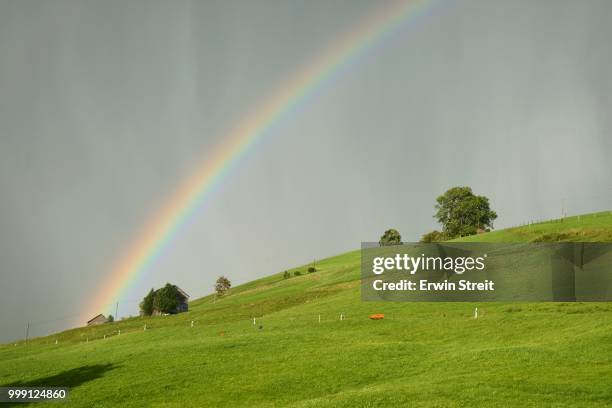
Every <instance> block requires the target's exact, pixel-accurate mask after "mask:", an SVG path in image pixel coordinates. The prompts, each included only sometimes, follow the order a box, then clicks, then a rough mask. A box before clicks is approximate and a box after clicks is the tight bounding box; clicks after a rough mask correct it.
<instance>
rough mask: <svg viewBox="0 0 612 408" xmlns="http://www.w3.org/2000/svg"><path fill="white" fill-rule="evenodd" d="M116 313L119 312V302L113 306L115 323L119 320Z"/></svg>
mask: <svg viewBox="0 0 612 408" xmlns="http://www.w3.org/2000/svg"><path fill="white" fill-rule="evenodd" d="M118 312H119V302H117V305H116V306H115V321H117V320H119V316H117V313H118Z"/></svg>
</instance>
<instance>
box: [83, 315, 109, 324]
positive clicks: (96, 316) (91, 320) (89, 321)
mask: <svg viewBox="0 0 612 408" xmlns="http://www.w3.org/2000/svg"><path fill="white" fill-rule="evenodd" d="M100 316H102V318H103V319H104V320H106V316H104V315H103V314H102V313H100V314H98V315H95V316H94V317H92V318H91V319H89V320H88V321H87V323H91V322H93V321H94V320H96V319H97V318H98V317H100Z"/></svg>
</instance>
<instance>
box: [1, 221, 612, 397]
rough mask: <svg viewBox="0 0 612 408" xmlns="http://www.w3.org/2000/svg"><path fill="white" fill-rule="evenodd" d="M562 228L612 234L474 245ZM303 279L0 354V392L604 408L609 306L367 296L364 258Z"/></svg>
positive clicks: (329, 262)
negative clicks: (363, 294) (22, 389)
mask: <svg viewBox="0 0 612 408" xmlns="http://www.w3.org/2000/svg"><path fill="white" fill-rule="evenodd" d="M568 231H572V232H571V234H578V235H580V237H582V240H585V241H588V240H591V241H594V240H600V239H601V237H610V233H611V232H612V215H610V213H602V214H598V215H590V216H581V218H580V219H577V217H572V218H571V219H566V220H564V221H563V222H550V223H544V224H537V225H533V226H530V227H522V228H517V229H511V230H504V231H496V232H492V233H489V234H483V235H479V236H478V237H475V238H479V240H481V241H485V242H506V241H512V242H519V241H521V240H522V241H521V242H525V241H537V240H541V239H546V238H542V237H543V236H546V234H558V235H556V236H555V237H559V236H562V238H560V240H565V238H564V237H565V235H563V234H567V233H568ZM581 231H587V232H585V234H582V235H581ZM549 237H550V235H549ZM475 238H474V237H469V238H464V239H463V240H465V241H471V240H474V239H475ZM570 240H571V239H570ZM608 240H612V239H608ZM297 269H299V270H301V271H302V272H304V274H303V275H302V276H292V277H291V278H289V279H283V276H282V272H280V273H277V274H274V275H271V276H268V277H265V278H262V279H258V280H256V281H253V282H250V283H247V284H245V285H241V286H238V287H236V288H233V289H232V290H231V291H230V293H229V294H228V295H227V296H225V297H223V298H221V299H217V301H216V302H214V303H213V297H212V296H208V297H204V298H202V299H199V300H196V301H193V302H191V303H190V311H189V312H188V313H183V314H180V315H175V316H165V317H149V318H131V319H126V320H123V321H120V322H116V323H113V324H105V325H102V326H97V327H88V328H79V329H74V330H69V331H66V332H62V333H58V334H55V335H52V336H47V337H42V338H37V339H34V340H32V341H30V342H29V344H27V345H26V344H24V343H23V342H19V343H18V344H17V346H14V345H13V344H9V345H3V346H0V362H1V366H0V386H7V385H22V386H43V385H47V386H50V385H55V386H60V385H64V386H70V387H71V388H72V393H71V398H70V402H69V403H68V404H67V405H69V406H83V407H89V406H101V407H104V406H127V407H132V406H133V407H141V406H162V407H163V406H177V407H178V406H194V407H196V406H197V407H202V406H204V407H208V406H230V407H236V406H259V407H277V406H294V407H374V406H416V407H419V406H496V407H497V406H521V407H524V406H576V407H581V406H584V407H587V406H588V407H597V406H601V407H603V406H609V405H610V404H611V403H612V381H611V380H610V378H612V326H611V324H610V321H611V317H612V304H609V303H533V304H532V303H480V304H477V303H378V302H362V301H361V300H360V292H359V290H360V289H359V276H360V254H359V251H354V252H349V253H347V254H343V255H340V256H336V257H333V258H328V259H326V260H323V261H320V262H318V263H317V269H318V270H317V272H315V273H310V274H309V273H306V269H307V267H305V266H303V267H300V268H296V270H297ZM293 271H294V270H291V271H290V272H293ZM476 306H477V307H478V309H479V318H478V319H476V320H475V319H473V310H474V307H476ZM341 313H342V314H343V315H344V316H345V320H342V321H341V320H340V319H339V316H340V314H341ZM372 313H384V314H385V319H384V320H381V321H372V320H370V319H368V315H369V314H372ZM319 315H320V316H321V323H319ZM253 317H256V318H257V321H256V324H255V325H253V322H252V318H253ZM192 320H193V321H194V322H195V323H194V327H193V328H191V321H192ZM145 324H147V327H148V330H147V331H144V330H143V327H144V325H145ZM118 330H121V335H118V334H117V333H118ZM105 335H106V339H104V336H105ZM56 340H57V342H58V344H55V341H56Z"/></svg>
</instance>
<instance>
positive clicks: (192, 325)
mask: <svg viewBox="0 0 612 408" xmlns="http://www.w3.org/2000/svg"><path fill="white" fill-rule="evenodd" d="M191 328H192V329H193V320H192V321H191Z"/></svg>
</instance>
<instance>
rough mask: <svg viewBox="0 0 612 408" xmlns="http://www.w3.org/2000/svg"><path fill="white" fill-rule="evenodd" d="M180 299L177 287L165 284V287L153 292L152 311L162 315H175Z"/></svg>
mask: <svg viewBox="0 0 612 408" xmlns="http://www.w3.org/2000/svg"><path fill="white" fill-rule="evenodd" d="M182 297H183V296H182V295H181V293H180V292H179V290H178V287H176V286H175V285H172V284H170V283H166V286H164V287H163V288H161V289H158V290H156V291H155V298H154V301H153V309H154V310H156V311H159V312H162V313H176V309H177V308H178V304H179V301H180V300H181V298H182Z"/></svg>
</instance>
